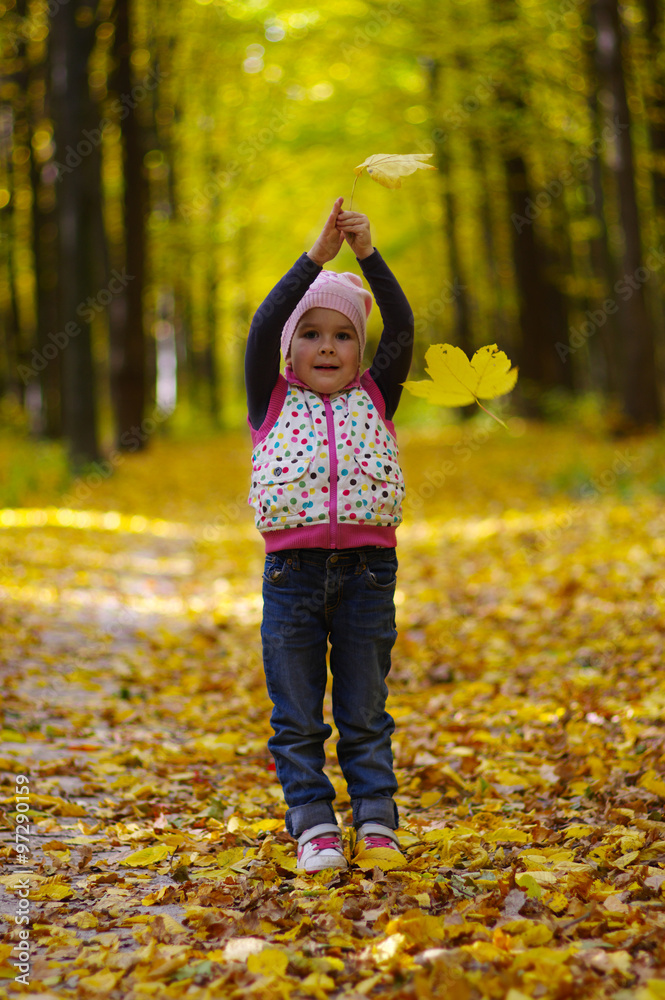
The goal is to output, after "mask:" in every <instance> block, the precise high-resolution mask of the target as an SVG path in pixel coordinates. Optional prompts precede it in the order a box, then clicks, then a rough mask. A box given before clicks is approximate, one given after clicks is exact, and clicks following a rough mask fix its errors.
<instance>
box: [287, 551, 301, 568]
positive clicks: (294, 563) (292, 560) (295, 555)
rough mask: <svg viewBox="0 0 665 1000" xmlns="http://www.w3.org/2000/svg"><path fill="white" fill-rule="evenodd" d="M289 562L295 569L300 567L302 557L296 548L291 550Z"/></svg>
mask: <svg viewBox="0 0 665 1000" xmlns="http://www.w3.org/2000/svg"><path fill="white" fill-rule="evenodd" d="M289 562H290V563H291V565H292V567H293V569H300V559H299V558H298V553H297V552H296V550H295V549H293V550H292V551H291V556H290V558H289Z"/></svg>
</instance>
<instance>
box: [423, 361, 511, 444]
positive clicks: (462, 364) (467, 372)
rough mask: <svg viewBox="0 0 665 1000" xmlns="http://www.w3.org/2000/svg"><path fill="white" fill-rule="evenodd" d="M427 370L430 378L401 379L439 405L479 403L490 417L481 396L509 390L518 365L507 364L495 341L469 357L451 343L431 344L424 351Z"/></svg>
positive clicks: (503, 393) (492, 397) (484, 396)
mask: <svg viewBox="0 0 665 1000" xmlns="http://www.w3.org/2000/svg"><path fill="white" fill-rule="evenodd" d="M425 365H426V370H427V374H428V375H429V376H430V379H431V381H427V380H426V379H423V380H422V381H415V382H413V381H409V382H405V383H404V388H405V389H408V390H409V392H410V393H412V394H413V395H414V396H421V397H423V398H425V399H428V400H429V401H430V403H436V404H437V405H438V406H468V404H469V403H478V406H480V407H481V409H483V410H485V412H486V413H489V414H490V416H491V417H494V419H495V420H498V421H499V423H500V424H503V426H504V427H505V426H506V425H505V424H504V423H503V420H499V418H498V417H496V416H495V415H494V414H493V413H490V411H489V410H487V409H486V408H485V407H484V406H483V405H482V403H481V402H480V399H494V398H495V397H496V396H503V395H505V393H507V392H510V390H511V389H512V388H513V387H514V385H515V382H516V381H517V372H518V369H517V368H511V367H510V360H509V359H508V358H507V357H506V355H505V354H504V352H503V351H500V350H499V349H498V347H497V345H496V344H489V345H487V346H485V347H481V348H479V350H477V351H476V353H475V354H474V355H473V357H472V358H471V360H470V361H469V359H468V358H467V356H466V354H465V353H464V351H463V350H462V348H461V347H453V346H452V345H451V344H432V346H431V347H430V348H428V350H427V353H426V354H425Z"/></svg>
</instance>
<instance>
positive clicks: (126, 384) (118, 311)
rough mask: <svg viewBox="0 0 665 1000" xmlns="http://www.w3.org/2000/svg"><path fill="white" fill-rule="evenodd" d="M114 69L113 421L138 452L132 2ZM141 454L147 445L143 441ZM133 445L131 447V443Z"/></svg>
mask: <svg viewBox="0 0 665 1000" xmlns="http://www.w3.org/2000/svg"><path fill="white" fill-rule="evenodd" d="M115 10H116V18H115V46H114V56H115V58H116V69H115V72H114V73H113V77H112V84H113V87H114V89H115V91H116V93H117V94H118V99H119V100H121V101H123V100H124V103H125V107H126V109H127V114H125V116H124V117H121V122H120V128H121V131H122V141H123V176H124V189H125V190H124V206H123V209H124V235H125V242H124V254H125V270H126V274H127V282H126V284H125V287H124V290H123V292H122V293H121V294H120V295H119V296H117V299H116V301H115V303H114V308H113V309H112V312H111V351H110V378H111V401H112V405H113V411H114V416H115V426H116V447H117V448H118V449H119V450H122V449H124V448H127V447H133V448H134V449H135V447H136V435H135V434H134V435H132V433H131V431H132V428H135V427H140V426H141V423H142V420H143V415H144V411H145V402H146V338H145V333H144V326H143V288H144V274H145V218H146V212H147V205H148V193H147V182H146V179H145V176H144V167H143V156H144V148H143V146H144V143H143V134H142V128H141V122H140V120H139V114H138V105H137V103H136V102H135V101H133V100H132V99H131V96H130V95H131V92H132V86H133V81H132V73H131V54H132V42H131V11H132V6H131V3H130V0H116V5H115ZM140 438H141V445H140V447H141V448H143V447H144V446H145V443H146V441H147V437H146V436H145V435H140ZM127 442H129V443H127Z"/></svg>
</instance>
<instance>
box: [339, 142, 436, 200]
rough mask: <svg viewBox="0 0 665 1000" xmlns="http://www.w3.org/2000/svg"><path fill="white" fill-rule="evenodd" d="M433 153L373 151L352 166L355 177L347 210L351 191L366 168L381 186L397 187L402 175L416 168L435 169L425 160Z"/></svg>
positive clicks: (406, 175)
mask: <svg viewBox="0 0 665 1000" xmlns="http://www.w3.org/2000/svg"><path fill="white" fill-rule="evenodd" d="M433 155H434V154H433V153H374V154H373V156H368V157H367V159H366V160H363V162H362V163H359V164H358V166H357V167H354V168H353V169H354V172H355V175H356V179H355V181H354V182H353V189H352V191H351V201H350V203H349V211H350V210H351V208H352V207H353V192H354V191H355V189H356V184H357V182H358V178H359V177H360V175H361V174H362V172H363V170H366V171H367V173H368V174H369V176H370V177H371V178H372V180H373V181H376V182H377V183H378V184H381V185H383V187H387V188H393V189H394V188H399V187H401V186H402V177H408V176H409V174H415V172H416V170H436V167H435V166H433V165H432V164H431V163H426V162H425V161H426V160H429V158H430V156H433Z"/></svg>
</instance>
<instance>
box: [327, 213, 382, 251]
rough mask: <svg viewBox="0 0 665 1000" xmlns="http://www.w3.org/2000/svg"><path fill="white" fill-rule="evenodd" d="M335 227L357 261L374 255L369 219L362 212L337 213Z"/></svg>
mask: <svg viewBox="0 0 665 1000" xmlns="http://www.w3.org/2000/svg"><path fill="white" fill-rule="evenodd" d="M336 226H337V229H338V230H339V232H341V233H342V235H343V236H344V239H345V240H346V242H347V243H348V244H349V246H350V247H351V249H352V250H353V252H354V254H355V255H356V257H358V259H359V260H363V258H364V257H369V255H370V254H372V253H374V247H373V246H372V236H371V234H370V231H369V219H368V218H367V216H366V215H363V214H362V212H339V213H338V215H337V222H336Z"/></svg>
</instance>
